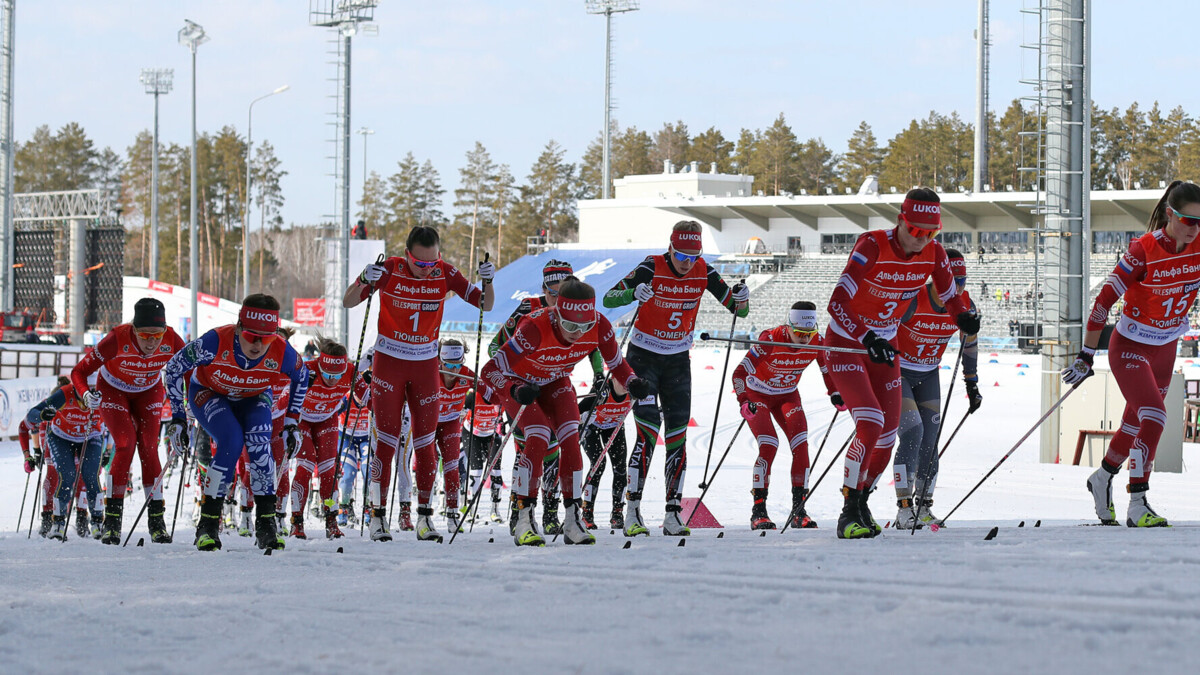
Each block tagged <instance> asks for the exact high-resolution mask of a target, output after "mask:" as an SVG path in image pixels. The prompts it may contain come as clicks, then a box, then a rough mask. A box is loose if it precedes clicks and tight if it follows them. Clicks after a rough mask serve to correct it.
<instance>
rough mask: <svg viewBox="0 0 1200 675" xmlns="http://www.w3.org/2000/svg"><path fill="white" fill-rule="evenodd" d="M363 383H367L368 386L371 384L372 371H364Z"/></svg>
mask: <svg viewBox="0 0 1200 675" xmlns="http://www.w3.org/2000/svg"><path fill="white" fill-rule="evenodd" d="M362 381H363V382H366V383H367V384H371V371H369V370H364V371H363V374H362Z"/></svg>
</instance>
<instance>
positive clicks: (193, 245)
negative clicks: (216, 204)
mask: <svg viewBox="0 0 1200 675" xmlns="http://www.w3.org/2000/svg"><path fill="white" fill-rule="evenodd" d="M205 42H208V34H207V33H205V32H204V27H203V26H201V25H200V24H198V23H196V22H194V21H188V20H187V19H184V21H183V28H180V29H179V44H181V45H183V46H184V47H187V48H188V50H189V51H191V52H192V157H191V167H190V173H189V175H188V182H189V183H191V184H192V197H191V201H190V202H188V204H189V206H188V210H189V213H188V216H189V217H190V218H191V222H190V224H189V226H188V231H189V234H188V247H189V250H188V254H189V255H188V257H189V261H188V263H189V265H188V266H189V270H190V271H189V272H188V285H189V286H191V287H192V325H191V338H190V339H195V338H198V337H200V306H199V305H198V304H197V300H198V299H199V296H198V295H197V294H198V293H199V292H200V291H199V289H197V285H198V284H199V283H200V254H199V251H198V249H199V247H200V243H199V241H198V240H197V236H196V187H197V185H196V48H197V47H199V46H200V45H202V44H204V43H205Z"/></svg>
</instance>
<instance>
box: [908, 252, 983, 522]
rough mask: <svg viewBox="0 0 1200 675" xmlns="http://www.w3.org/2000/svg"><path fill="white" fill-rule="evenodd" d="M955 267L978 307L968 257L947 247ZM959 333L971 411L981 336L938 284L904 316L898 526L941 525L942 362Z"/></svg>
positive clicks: (976, 399) (962, 294) (979, 399)
mask: <svg viewBox="0 0 1200 675" xmlns="http://www.w3.org/2000/svg"><path fill="white" fill-rule="evenodd" d="M946 258H947V259H948V260H949V261H950V273H951V274H953V275H954V285H955V288H957V289H958V293H959V300H960V301H961V302H962V304H963V305H964V306H966V307H968V308H970V309H972V310H974V309H975V303H974V302H973V301H972V300H971V296H970V295H969V294H968V293H967V291H966V286H967V263H966V260H964V259H963V254H962V253H960V252H958V251H957V250H955V249H952V248H950V249H946ZM956 333H962V372H963V384H964V385H965V386H966V390H967V400H968V401H969V407H968V411H969V413H974V412H975V411H976V410H978V409H979V406H981V405H983V395H982V394H980V393H979V376H978V375H977V374H976V368H977V365H978V363H979V336H978V335H968V334H966V333H965V332H964V331H962V329H960V328H959V327H958V324H957V323H956V321H955V317H953V316H951V315H950V312H948V311H947V310H946V306H945V305H944V304H943V303H942V301H941V300H939V299H938V296H937V293H935V292H934V290H933V286H932V285H930V284H926V285H925V289H924V290H922V291H921V292H920V293H918V294H917V297H916V298H914V299H913V301H912V304H910V305H909V307H908V310H907V311H906V312H905V313H904V316H903V317H901V319H900V328H899V333H898V336H897V345H896V351H897V352H898V356H899V357H900V391H901V397H902V400H901V403H900V428H899V434H900V441H899V443H898V444H897V446H896V458H895V460H894V461H893V462H892V471H893V472H894V474H895V483H896V506H897V508H898V509H899V510H898V511H897V513H896V520H895V521H893V526H894V527H896V528H899V529H902V530H904V529H912V527H913V519H914V518H916V521H917V522H916V527H922V526H925V525H929V524H931V523H937V524H938V525H941V524H942V523H941V520H939V519H938V518H936V517H934V515H933V514H932V513H931V512H930V510H929V507H931V506H933V489H934V487H935V486H936V485H937V474H938V448H937V437H938V430H939V428H940V427H941V426H942V424H944V423H945V420H943V419H942V410H941V407H942V388H941V377H940V375H939V366H940V365H941V363H942V355H943V354H945V353H946V345H947V344H949V342H950V339H951V338H952V337H954V335H955V334H956Z"/></svg>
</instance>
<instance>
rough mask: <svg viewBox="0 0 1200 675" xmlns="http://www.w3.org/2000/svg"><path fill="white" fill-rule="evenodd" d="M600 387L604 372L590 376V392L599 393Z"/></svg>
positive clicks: (602, 384)
mask: <svg viewBox="0 0 1200 675" xmlns="http://www.w3.org/2000/svg"><path fill="white" fill-rule="evenodd" d="M602 386H604V371H601V372H599V373H596V374H595V375H592V391H600V387H602Z"/></svg>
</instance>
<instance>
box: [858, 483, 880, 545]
mask: <svg viewBox="0 0 1200 675" xmlns="http://www.w3.org/2000/svg"><path fill="white" fill-rule="evenodd" d="M872 492H874V490H859V491H858V500H859V503H858V514H859V516H861V517H862V524H863V525H866V526H867V527H869V528H871V534H870V536H872V537H878V536H879V534H880V533H881V532H883V528H882V527H880V526H879V523H877V522H875V517H874V516H872V515H871V509H870V508H868V506H867V499H868V498H870V496H871V493H872Z"/></svg>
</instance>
